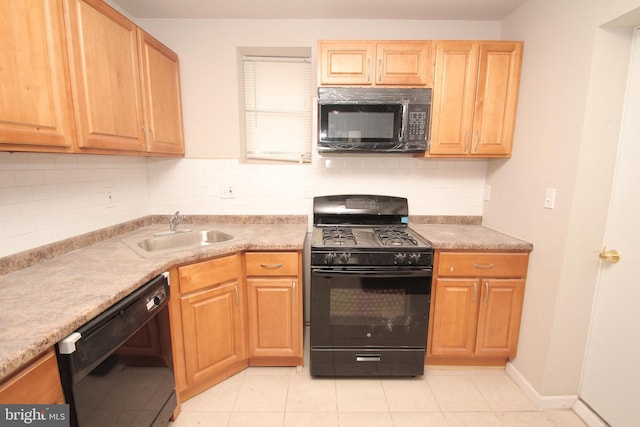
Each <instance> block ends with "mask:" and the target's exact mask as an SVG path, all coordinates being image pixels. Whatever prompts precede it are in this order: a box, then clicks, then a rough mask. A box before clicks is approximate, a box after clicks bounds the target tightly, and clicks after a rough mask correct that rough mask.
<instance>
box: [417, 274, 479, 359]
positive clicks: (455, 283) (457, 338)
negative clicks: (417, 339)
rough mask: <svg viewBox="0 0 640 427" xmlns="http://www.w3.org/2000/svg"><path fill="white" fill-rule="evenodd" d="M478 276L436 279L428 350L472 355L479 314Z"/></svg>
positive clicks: (439, 352)
mask: <svg viewBox="0 0 640 427" xmlns="http://www.w3.org/2000/svg"><path fill="white" fill-rule="evenodd" d="M479 286H480V283H479V282H478V280H477V279H437V280H436V281H435V286H434V289H435V291H434V295H433V298H434V304H433V305H432V307H431V310H433V315H432V318H431V319H432V330H431V336H430V343H431V345H430V349H428V351H429V354H431V355H434V356H472V355H473V351H474V343H475V336H476V325H477V323H476V322H477V317H478V292H479Z"/></svg>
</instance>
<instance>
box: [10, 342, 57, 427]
mask: <svg viewBox="0 0 640 427" xmlns="http://www.w3.org/2000/svg"><path fill="white" fill-rule="evenodd" d="M0 403H2V404H31V405H49V404H57V403H64V396H63V394H62V384H61V383H60V374H59V373H58V362H57V360H56V353H55V351H54V349H53V347H52V348H50V349H48V350H47V351H46V352H45V353H44V354H43V355H41V356H40V357H38V358H37V359H35V360H34V361H33V362H31V363H29V364H28V365H27V366H25V367H24V368H22V369H21V370H20V371H18V372H16V373H15V374H13V375H12V376H11V377H9V378H8V379H5V380H4V381H3V382H2V383H0ZM16 424H17V423H16Z"/></svg>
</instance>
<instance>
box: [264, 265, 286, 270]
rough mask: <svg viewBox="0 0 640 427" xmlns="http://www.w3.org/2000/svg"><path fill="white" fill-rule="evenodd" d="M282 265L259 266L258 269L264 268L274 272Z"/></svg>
mask: <svg viewBox="0 0 640 427" xmlns="http://www.w3.org/2000/svg"><path fill="white" fill-rule="evenodd" d="M283 265H284V264H260V267H262V268H266V269H267V270H276V269H278V268H281V267H282V266H283Z"/></svg>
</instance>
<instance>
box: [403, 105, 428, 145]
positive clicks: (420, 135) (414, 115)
mask: <svg viewBox="0 0 640 427" xmlns="http://www.w3.org/2000/svg"><path fill="white" fill-rule="evenodd" d="M426 127H427V112H426V111H410V112H409V126H408V127H407V131H408V135H407V136H408V140H409V141H415V140H424V138H425V133H426Z"/></svg>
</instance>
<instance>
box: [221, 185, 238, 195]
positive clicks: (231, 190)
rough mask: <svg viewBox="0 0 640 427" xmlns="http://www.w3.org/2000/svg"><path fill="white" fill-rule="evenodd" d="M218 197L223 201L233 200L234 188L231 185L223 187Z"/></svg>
mask: <svg viewBox="0 0 640 427" xmlns="http://www.w3.org/2000/svg"><path fill="white" fill-rule="evenodd" d="M220 197H221V198H223V199H235V198H236V191H235V188H233V185H229V184H227V185H223V186H222V190H221V191H220Z"/></svg>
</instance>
